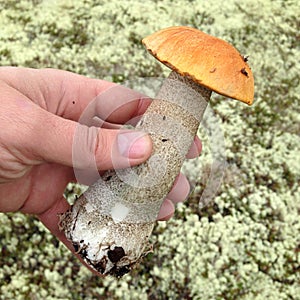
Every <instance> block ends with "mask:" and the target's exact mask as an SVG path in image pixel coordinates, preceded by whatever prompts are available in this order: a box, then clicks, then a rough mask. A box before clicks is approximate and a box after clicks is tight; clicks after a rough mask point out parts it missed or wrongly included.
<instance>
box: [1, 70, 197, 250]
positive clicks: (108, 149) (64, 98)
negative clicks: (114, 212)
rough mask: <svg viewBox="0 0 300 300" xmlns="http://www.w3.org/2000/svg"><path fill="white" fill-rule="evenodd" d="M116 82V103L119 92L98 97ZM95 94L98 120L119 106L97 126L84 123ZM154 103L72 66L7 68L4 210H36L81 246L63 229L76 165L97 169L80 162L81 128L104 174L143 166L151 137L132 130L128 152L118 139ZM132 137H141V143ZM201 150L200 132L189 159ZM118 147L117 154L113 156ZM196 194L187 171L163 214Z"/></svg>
mask: <svg viewBox="0 0 300 300" xmlns="http://www.w3.org/2000/svg"><path fill="white" fill-rule="evenodd" d="M112 88H114V90H113V98H114V99H113V100H114V101H112V99H111V98H112V97H110V98H108V99H107V98H105V97H99V101H97V98H96V97H97V96H98V95H99V94H102V93H104V92H105V91H108V90H109V89H112ZM110 95H111V96H112V94H110ZM95 98H96V101H95V108H96V109H95V110H94V112H95V115H96V116H97V118H99V119H101V117H102V114H103V115H106V114H107V113H106V111H112V113H111V114H110V115H109V117H108V118H106V120H105V121H106V122H105V124H104V125H103V127H102V128H98V127H95V126H97V124H88V126H87V125H83V124H78V120H79V118H80V117H81V115H82V113H83V111H84V110H85V109H86V107H87V106H88V105H89V103H90V102H91V101H92V100H94V99H95ZM133 98H134V99H135V100H134V101H133ZM150 102H151V100H150V99H148V98H145V97H143V95H141V94H138V93H136V92H133V91H131V90H129V89H127V88H124V87H121V86H116V85H115V84H113V83H111V82H106V81H103V80H95V79H90V78H86V77H84V76H80V75H77V74H73V73H70V72H65V71H60V70H54V69H41V70H33V69H25V68H13V67H0V127H1V131H0V211H1V212H15V211H21V212H23V213H28V214H34V215H36V216H37V217H38V218H39V219H40V220H41V222H42V223H43V224H44V225H45V226H46V227H48V228H49V230H50V231H51V232H52V233H53V234H54V235H56V236H57V237H58V238H59V239H60V240H61V241H62V242H63V243H65V244H66V245H67V247H69V248H70V249H73V247H72V245H70V243H69V242H68V241H67V240H66V238H65V237H64V235H63V233H62V232H60V231H59V229H58V214H59V213H63V212H65V211H67V210H68V209H69V205H68V203H67V202H66V201H65V199H64V197H63V196H62V194H63V191H64V189H65V186H66V184H67V183H68V182H70V181H76V178H75V175H74V167H75V168H77V169H83V170H84V169H87V168H89V167H90V165H89V160H88V159H87V160H86V161H83V162H82V161H81V163H80V165H74V163H73V161H72V142H73V140H72V138H73V135H74V132H75V129H76V128H79V129H80V130H81V131H82V134H83V143H82V145H83V148H82V151H83V153H84V155H86V156H87V157H91V156H92V157H94V158H95V161H96V165H97V168H98V170H99V171H100V173H101V172H103V171H105V170H107V169H110V168H112V167H114V168H123V167H126V166H128V163H129V165H137V164H140V163H142V162H143V161H145V160H146V159H147V158H148V157H149V155H150V153H151V150H152V143H151V139H150V138H149V137H148V136H147V135H146V136H145V135H143V138H139V139H137V136H136V135H133V137H131V138H130V135H129V139H128V145H129V146H128V147H125V148H124V145H123V148H122V151H121V150H120V148H118V147H117V142H116V139H117V136H118V135H119V134H120V130H119V129H118V128H120V126H121V125H122V124H124V123H126V122H127V121H128V120H130V119H132V118H135V117H137V116H140V115H142V114H143V113H144V112H145V110H146V108H147V107H148V106H149V104H150ZM112 128H113V129H112ZM121 131H122V132H124V131H123V130H121ZM126 132H128V130H127V131H126ZM130 139H131V140H135V141H137V142H136V143H134V144H133V143H132V142H130ZM116 147H117V149H116ZM124 149H125V150H124ZM200 151H201V143H200V141H199V140H198V139H197V138H196V139H195V141H194V143H193V145H192V147H191V149H190V151H189V153H188V155H187V157H189V158H193V157H196V156H197V155H199V153H200ZM110 153H114V155H115V154H117V155H115V156H114V159H113V162H112V159H111V157H110ZM84 183H91V182H84ZM188 193H189V185H188V182H187V180H186V178H185V177H184V176H183V175H181V174H180V175H179V176H178V177H177V179H176V182H175V184H174V186H173V189H172V191H171V192H170V194H169V195H168V196H167V198H166V199H165V201H164V203H163V205H162V207H161V210H160V213H159V215H158V219H160V220H167V219H168V218H170V217H171V216H172V214H173V212H174V203H177V202H180V201H183V200H184V199H185V198H186V197H187V195H188Z"/></svg>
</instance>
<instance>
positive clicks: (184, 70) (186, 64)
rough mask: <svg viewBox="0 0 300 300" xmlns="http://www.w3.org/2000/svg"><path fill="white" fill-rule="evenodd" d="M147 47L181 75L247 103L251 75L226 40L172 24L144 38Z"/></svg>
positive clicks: (251, 88) (250, 99) (250, 96)
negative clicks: (172, 25)
mask: <svg viewBox="0 0 300 300" xmlns="http://www.w3.org/2000/svg"><path fill="white" fill-rule="evenodd" d="M142 42H143V44H144V45H145V47H146V48H147V50H148V51H149V52H150V53H151V54H152V55H153V56H154V57H156V58H157V59H158V60H159V61H161V62H162V63H164V64H165V65H167V66H168V67H169V68H171V69H172V70H175V71H176V72H178V73H179V74H181V75H184V76H188V77H190V78H191V79H193V80H194V81H196V82H198V83H199V84H201V85H203V86H205V87H207V88H209V89H211V90H213V91H215V92H217V93H219V94H221V95H224V96H227V97H230V98H234V99H237V100H240V101H243V102H245V103H247V104H249V105H251V104H252V102H253V98H254V78H253V74H252V71H251V69H250V68H249V66H248V64H247V63H246V59H245V58H244V57H242V56H241V55H240V53H239V52H238V51H237V50H236V49H235V48H234V47H233V46H232V45H230V44H229V43H227V42H225V41H224V40H221V39H219V38H216V37H213V36H211V35H208V34H206V33H204V32H202V31H200V30H198V29H195V28H191V27H185V26H175V27H169V28H166V29H162V30H160V31H158V32H155V33H153V34H151V35H150V36H148V37H146V38H144V39H143V41H142Z"/></svg>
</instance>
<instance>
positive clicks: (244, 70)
mask: <svg viewBox="0 0 300 300" xmlns="http://www.w3.org/2000/svg"><path fill="white" fill-rule="evenodd" d="M241 73H242V74H243V75H245V76H247V77H248V72H247V71H246V68H242V70H241Z"/></svg>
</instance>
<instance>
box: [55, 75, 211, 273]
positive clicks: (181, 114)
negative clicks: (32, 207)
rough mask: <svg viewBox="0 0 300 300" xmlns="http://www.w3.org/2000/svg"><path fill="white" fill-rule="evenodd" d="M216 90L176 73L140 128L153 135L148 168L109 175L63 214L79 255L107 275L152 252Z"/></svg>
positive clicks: (124, 270)
mask: <svg viewBox="0 0 300 300" xmlns="http://www.w3.org/2000/svg"><path fill="white" fill-rule="evenodd" d="M210 95H211V91H210V90H208V89H207V88H205V87H203V86H200V85H199V84H197V83H195V82H194V81H192V80H191V79H188V78H186V77H183V76H181V75H179V74H177V73H176V72H174V71H173V72H172V73H171V74H170V76H169V77H168V78H167V79H166V80H165V81H164V83H163V86H162V87H161V90H160V91H159V93H158V96H157V99H155V100H153V102H152V103H151V105H150V106H149V108H148V109H147V111H146V112H145V114H144V115H143V117H142V119H141V120H140V121H139V123H138V124H137V126H136V128H137V129H138V130H142V131H145V132H147V133H149V134H150V135H151V138H152V140H153V153H152V155H151V157H150V158H149V159H148V160H147V161H146V162H145V163H143V164H141V165H139V166H136V167H133V168H128V169H122V170H115V171H108V172H106V173H105V174H104V175H103V176H102V178H101V179H99V180H98V181H97V182H96V183H94V184H93V185H92V186H91V187H90V188H89V189H88V191H87V192H85V193H84V194H83V195H82V196H81V197H80V198H79V199H78V200H77V201H76V202H75V204H74V205H73V206H72V208H71V209H70V210H69V211H68V212H66V213H65V214H63V215H62V216H61V221H60V227H61V229H62V230H64V232H65V234H66V237H67V238H68V239H69V240H70V241H71V242H72V243H73V245H74V248H75V251H76V252H77V253H78V254H79V255H80V256H81V257H82V258H83V259H84V260H85V262H86V263H87V264H88V265H89V266H91V267H92V268H93V269H95V270H96V271H97V272H99V273H100V274H102V275H107V274H110V275H114V276H116V277H121V276H122V275H124V274H125V273H127V272H129V271H130V270H131V269H132V268H134V266H135V265H136V264H137V263H138V262H139V261H140V259H141V258H142V257H143V256H145V255H146V254H147V253H148V252H149V251H150V249H151V247H150V244H149V241H148V240H149V237H150V234H151V232H152V230H153V226H154V224H155V220H156V218H157V215H158V212H159V209H160V207H161V204H162V202H163V200H164V198H165V197H166V195H167V194H168V193H169V191H170V189H171V188H172V185H173V183H174V180H175V178H176V176H177V175H178V173H179V172H180V168H181V166H182V163H183V161H184V159H185V156H186V154H187V152H188V150H189V148H190V146H191V144H192V142H193V139H194V136H195V135H196V134H197V130H198V127H199V123H200V122H201V120H202V116H203V113H204V111H205V108H206V106H207V103H208V101H209V98H210Z"/></svg>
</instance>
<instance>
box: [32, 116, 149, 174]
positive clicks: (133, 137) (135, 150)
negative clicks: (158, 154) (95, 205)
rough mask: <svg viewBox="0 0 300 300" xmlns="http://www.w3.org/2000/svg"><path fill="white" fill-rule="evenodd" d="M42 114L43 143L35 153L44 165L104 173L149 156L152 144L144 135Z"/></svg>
mask: <svg viewBox="0 0 300 300" xmlns="http://www.w3.org/2000/svg"><path fill="white" fill-rule="evenodd" d="M45 113H46V115H47V116H46V119H47V120H46V122H43V123H44V124H45V125H43V129H42V139H43V142H42V143H40V144H39V145H36V151H35V152H36V153H37V154H38V155H39V156H40V157H41V158H42V159H43V160H46V161H48V162H55V163H59V164H62V165H66V166H72V167H74V168H78V169H97V170H100V171H104V170H108V169H118V168H125V167H129V166H133V165H137V164H140V163H142V162H144V161H145V160H146V159H147V158H148V157H149V156H150V154H151V151H152V141H151V138H150V137H149V135H147V134H146V133H143V132H139V131H134V130H125V129H124V130H118V129H104V128H98V127H88V126H86V125H83V124H80V123H77V122H74V121H71V120H67V119H64V118H61V117H59V116H56V115H53V114H51V113H48V112H45Z"/></svg>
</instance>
